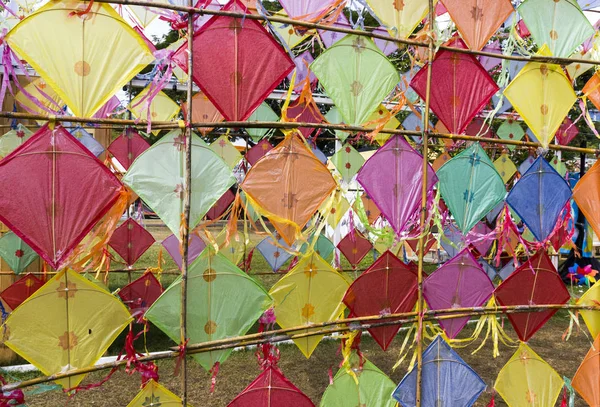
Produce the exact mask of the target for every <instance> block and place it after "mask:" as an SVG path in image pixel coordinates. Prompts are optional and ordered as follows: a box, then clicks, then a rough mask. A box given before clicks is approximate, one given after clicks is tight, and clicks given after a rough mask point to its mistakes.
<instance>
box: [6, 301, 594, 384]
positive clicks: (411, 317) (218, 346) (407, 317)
mask: <svg viewBox="0 0 600 407" xmlns="http://www.w3.org/2000/svg"><path fill="white" fill-rule="evenodd" d="M547 309H570V310H588V311H600V306H582V305H561V304H550V305H533V306H531V305H526V306H507V307H474V308H456V309H448V310H437V311H427V312H425V315H424V316H423V320H424V321H436V320H446V319H454V318H464V317H469V316H474V315H490V314H498V313H500V312H503V313H505V314H517V313H524V312H541V311H545V310H547ZM416 314H417V313H414V312H413V313H404V314H395V315H388V316H381V315H374V316H371V317H363V318H348V319H345V320H339V321H328V322H327V323H323V324H311V325H307V326H301V327H296V328H294V329H295V330H296V331H305V330H307V329H309V330H311V331H310V332H301V333H298V334H294V335H288V334H286V332H292V330H291V329H288V330H282V329H280V330H272V331H265V332H263V333H260V334H251V335H245V336H240V337H236V338H227V339H221V340H217V341H211V342H206V343H203V344H198V345H190V346H189V347H188V351H187V354H196V353H204V352H210V351H214V350H222V349H231V348H235V347H241V346H251V345H258V344H261V343H279V342H283V341H287V340H289V339H297V338H302V337H309V336H316V335H324V334H333V333H336V332H344V331H347V330H350V329H353V330H355V329H361V330H366V329H370V328H375V327H380V326H390V325H402V324H406V323H410V322H416V321H417V320H418V316H417V315H416ZM437 314H441V315H437ZM391 318H393V319H394V320H392V321H387V319H391ZM400 318H403V319H400ZM356 320H358V322H361V321H369V323H365V324H362V325H360V326H359V327H358V328H357V327H355V326H352V327H349V326H346V327H341V326H340V327H337V328H335V329H321V330H319V329H315V328H322V327H326V326H329V325H337V324H341V323H344V321H346V322H347V321H353V322H357V321H356ZM371 321H372V322H371ZM196 346H197V347H196ZM200 346H201V347H200ZM176 349H177V350H169V351H165V352H164V353H161V354H158V355H152V356H144V357H140V358H139V359H138V360H139V361H140V362H149V361H156V360H162V359H173V358H176V357H179V348H176ZM127 363H128V361H127V360H126V359H123V360H118V361H114V362H108V363H103V364H100V365H96V366H89V367H85V368H81V369H75V370H72V371H69V372H64V373H56V374H54V375H49V376H42V377H38V378H35V379H31V380H25V381H20V382H14V383H9V384H5V385H3V386H2V388H1V391H2V392H8V391H12V390H15V389H19V388H25V387H30V386H34V385H38V384H42V383H47V382H51V381H54V380H60V379H64V378H67V377H72V376H77V375H80V374H87V373H92V372H97V371H101V370H107V369H114V368H118V367H120V366H124V365H126V364H127Z"/></svg>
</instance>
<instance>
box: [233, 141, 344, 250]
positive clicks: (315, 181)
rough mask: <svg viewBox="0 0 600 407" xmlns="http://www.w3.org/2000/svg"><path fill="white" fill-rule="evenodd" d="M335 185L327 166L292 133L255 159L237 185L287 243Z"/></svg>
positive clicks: (294, 237)
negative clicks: (258, 158) (299, 175)
mask: <svg viewBox="0 0 600 407" xmlns="http://www.w3.org/2000/svg"><path fill="white" fill-rule="evenodd" d="M297 174H302V177H298V176H297ZM335 187H336V183H335V180H334V179H333V177H332V176H331V173H330V172H329V170H328V169H327V167H326V166H325V165H324V164H322V163H321V162H320V161H319V160H318V159H317V157H315V155H314V154H313V153H312V152H311V151H310V150H309V149H308V148H307V146H306V145H305V144H304V143H303V142H302V141H301V140H300V139H299V138H298V137H297V136H295V135H293V134H291V135H288V136H286V138H285V139H284V140H283V141H282V142H281V143H279V144H278V145H277V147H275V148H274V149H272V150H271V151H269V152H268V153H267V154H266V155H265V156H264V157H263V158H262V159H261V160H260V161H258V162H257V163H256V165H254V166H253V167H252V168H251V169H250V171H249V172H248V174H247V175H246V178H245V179H244V181H243V182H242V184H241V185H240V188H241V189H242V190H243V191H244V192H245V193H246V197H247V199H248V201H249V202H250V203H251V205H252V206H253V207H254V209H255V210H256V211H257V212H259V213H260V214H261V215H264V216H266V217H267V218H269V220H270V221H271V222H272V223H273V226H274V227H275V228H276V229H277V231H278V233H279V236H281V237H282V238H283V240H284V241H285V242H286V243H287V244H288V245H291V244H293V243H294V241H295V240H296V237H297V236H298V235H299V234H300V230H301V229H302V228H303V227H304V226H305V225H306V224H307V223H308V221H309V220H310V218H311V217H312V216H313V214H314V213H315V212H316V211H317V209H318V208H319V207H320V206H321V205H322V204H323V202H325V200H326V199H327V198H328V197H329V196H330V195H331V193H332V192H333V191H334V189H335Z"/></svg>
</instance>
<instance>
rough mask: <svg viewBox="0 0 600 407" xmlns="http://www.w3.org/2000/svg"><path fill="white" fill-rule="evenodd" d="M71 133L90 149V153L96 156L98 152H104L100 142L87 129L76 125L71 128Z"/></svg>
mask: <svg viewBox="0 0 600 407" xmlns="http://www.w3.org/2000/svg"><path fill="white" fill-rule="evenodd" d="M71 134H72V135H73V137H75V138H76V139H77V140H78V141H79V142H80V143H81V144H83V145H84V147H85V148H87V149H88V150H90V152H91V153H92V154H94V155H95V156H96V157H98V156H99V155H100V154H102V153H103V152H104V147H102V144H100V143H99V142H98V141H97V140H96V139H95V138H94V136H92V135H91V134H90V133H89V132H88V131H86V130H84V129H83V128H82V127H76V128H74V129H73V130H71Z"/></svg>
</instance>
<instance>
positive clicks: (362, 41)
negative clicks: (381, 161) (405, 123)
mask: <svg viewBox="0 0 600 407" xmlns="http://www.w3.org/2000/svg"><path fill="white" fill-rule="evenodd" d="M310 69H311V71H312V72H314V74H315V75H316V76H317V78H318V79H319V82H320V84H321V86H323V88H324V89H325V92H326V93H327V95H329V97H331V99H332V101H333V103H334V104H335V106H336V107H337V108H338V111H339V112H340V114H341V115H342V117H343V118H344V123H346V124H348V125H361V124H363V123H366V122H367V121H368V119H369V117H370V116H371V114H372V113H373V111H374V110H375V109H377V107H378V106H379V105H380V104H381V102H382V101H383V99H384V98H385V97H386V96H388V95H389V94H390V92H391V91H392V90H393V89H394V88H395V87H396V85H397V84H398V82H400V77H399V75H398V71H397V70H396V67H394V65H392V63H391V62H390V61H389V60H388V59H387V58H386V56H385V55H384V54H383V53H382V52H381V51H380V50H379V48H377V46H376V45H375V43H374V42H373V41H372V40H371V39H368V38H364V37H359V36H356V35H348V36H346V37H344V38H343V39H341V40H340V41H338V42H336V43H335V45H333V46H332V47H330V48H328V49H327V50H326V51H325V52H324V53H322V54H321V55H320V56H319V57H318V58H317V59H316V60H315V61H314V62H313V63H312V64H311V65H310Z"/></svg>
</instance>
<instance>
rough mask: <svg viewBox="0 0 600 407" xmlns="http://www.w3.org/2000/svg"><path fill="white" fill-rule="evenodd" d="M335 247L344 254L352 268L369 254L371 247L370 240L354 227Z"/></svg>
mask: <svg viewBox="0 0 600 407" xmlns="http://www.w3.org/2000/svg"><path fill="white" fill-rule="evenodd" d="M337 248H338V249H339V251H340V252H342V254H343V255H344V257H345V258H346V259H348V262H349V263H350V265H351V266H352V267H353V268H356V267H357V266H358V264H359V263H360V262H361V261H362V260H363V259H364V258H365V256H366V255H367V254H369V250H371V249H372V248H373V245H372V244H371V242H370V241H369V240H368V239H367V238H365V237H364V236H363V234H362V233H360V232H359V231H358V230H356V229H352V230H351V231H350V233H348V234H347V235H346V236H345V237H344V238H343V239H342V240H340V242H339V243H338V245H337Z"/></svg>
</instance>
